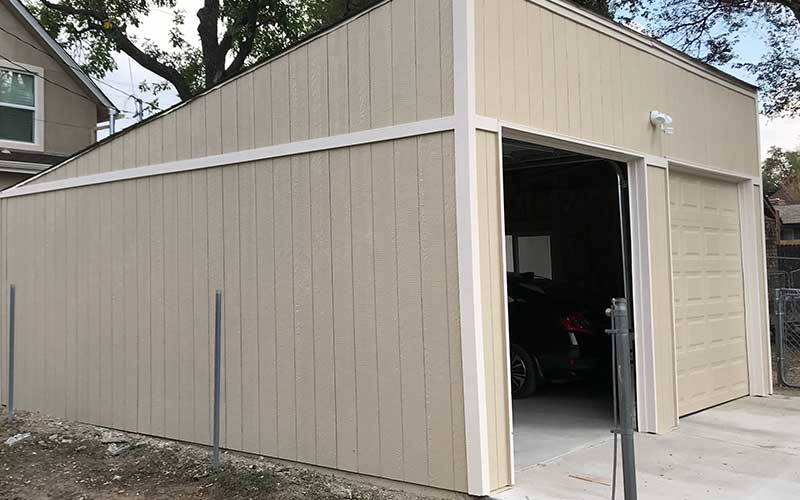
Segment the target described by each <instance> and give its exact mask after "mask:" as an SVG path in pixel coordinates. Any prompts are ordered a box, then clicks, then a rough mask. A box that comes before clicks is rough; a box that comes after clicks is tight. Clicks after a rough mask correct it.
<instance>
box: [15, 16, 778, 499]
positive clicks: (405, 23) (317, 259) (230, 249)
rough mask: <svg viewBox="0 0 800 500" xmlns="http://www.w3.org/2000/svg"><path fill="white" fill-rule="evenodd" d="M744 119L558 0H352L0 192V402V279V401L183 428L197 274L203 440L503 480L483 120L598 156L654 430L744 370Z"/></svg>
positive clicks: (656, 53) (491, 482)
mask: <svg viewBox="0 0 800 500" xmlns="http://www.w3.org/2000/svg"><path fill="white" fill-rule="evenodd" d="M653 111H658V112H660V113H662V114H663V115H668V116H670V117H671V119H672V125H673V127H674V130H670V131H672V132H674V133H672V134H668V133H666V132H667V129H666V128H662V127H660V126H659V125H658V122H656V123H655V124H654V123H653V122H652V121H651V112H653ZM757 116H758V112H757V92H756V89H755V88H754V87H753V86H751V85H748V84H747V83H745V82H742V81H739V80H737V79H735V78H733V77H730V76H729V75H726V74H724V73H721V72H719V71H717V70H715V69H713V68H711V67H708V66H706V65H703V64H702V63H699V62H697V61H695V60H693V59H691V58H689V57H686V56H685V55H684V54H681V53H679V52H677V51H675V50H672V49H670V48H669V47H667V46H665V45H663V44H660V43H658V42H655V41H653V40H651V39H649V38H647V37H645V36H644V35H642V34H639V33H636V32H634V31H632V30H629V29H627V28H624V27H622V26H619V25H617V24H614V23H612V22H610V21H608V20H606V19H602V18H599V17H597V16H595V15H593V14H591V13H589V12H587V11H584V10H581V9H579V8H577V7H575V6H573V5H572V4H570V3H568V2H564V1H562V0H434V1H431V0H386V1H384V2H380V3H378V4H377V5H375V6H374V7H372V8H370V9H368V10H366V11H365V12H362V13H360V14H358V15H356V16H354V17H352V18H350V19H348V20H345V21H343V22H342V23H341V24H339V25H337V26H334V27H332V28H330V29H329V30H327V31H325V32H323V33H319V34H318V35H316V36H314V37H311V38H310V39H308V40H306V41H304V42H303V43H301V44H299V45H297V46H295V47H291V48H290V49H288V50H287V51H286V52H285V53H282V54H280V55H279V56H277V57H275V58H274V59H272V60H269V61H265V62H263V63H261V64H259V65H256V66H255V67H253V68H250V69H248V70H247V71H245V72H243V73H242V74H240V75H237V76H235V77H234V78H231V79H230V80H228V81H226V82H224V83H222V84H220V85H218V86H217V87H214V88H210V89H207V90H205V91H204V92H202V93H200V94H199V95H198V96H196V97H195V98H193V99H191V100H189V101H187V102H184V103H181V104H179V105H177V106H175V107H173V108H171V109H169V110H166V111H164V112H163V113H160V114H158V115H156V116H154V117H152V118H150V119H148V120H146V121H144V122H143V123H141V124H140V125H138V126H136V127H132V128H130V129H127V130H125V131H123V132H121V133H118V134H116V135H114V136H112V137H111V138H109V139H106V140H104V141H101V142H100V143H98V144H97V145H96V146H95V147H93V148H91V149H89V150H87V151H84V152H82V153H80V154H79V155H76V156H75V157H73V158H70V159H69V160H67V161H65V162H63V163H62V164H60V165H58V166H56V167H54V168H53V169H51V170H49V171H48V172H45V173H44V174H43V175H40V176H38V177H36V178H33V179H31V180H29V181H27V182H25V183H22V184H20V185H17V186H15V187H13V188H11V189H9V190H7V191H3V192H2V193H0V400H3V401H7V398H8V394H9V391H8V383H7V382H8V380H7V378H6V374H7V372H8V360H9V352H8V333H9V332H8V314H9V310H8V308H9V305H8V302H9V301H8V295H9V293H8V290H9V286H10V285H11V284H13V285H15V287H16V291H17V308H16V318H17V330H16V333H17V347H16V350H15V353H14V354H15V357H16V360H17V364H16V366H17V377H16V384H15V394H16V403H17V407H18V408H22V409H27V410H39V411H44V412H47V413H50V414H53V415H57V416H63V417H66V418H71V419H76V420H81V421H85V422H90V423H93V424H97V425H104V426H109V427H114V428H118V429H123V430H126V431H132V432H140V433H144V434H152V435H157V436H163V437H167V438H174V439H181V440H187V441H192V442H197V443H201V444H208V443H209V441H210V436H211V408H210V403H211V396H212V388H211V382H212V378H213V377H211V374H212V373H213V369H212V367H213V359H212V358H213V356H212V353H213V349H212V348H211V347H212V344H211V340H212V338H213V318H214V311H213V296H214V291H215V290H216V289H222V292H223V297H224V299H223V302H224V311H223V335H224V343H223V360H222V365H223V366H222V377H223V387H222V402H221V403H222V425H221V441H222V444H223V446H224V447H225V448H228V449H231V450H238V451H246V452H252V453H257V454H262V455H265V456H268V457H273V458H276V459H280V460H286V461H290V462H298V463H303V464H306V465H309V466H313V467H320V468H324V469H326V470H335V471H342V472H346V473H350V474H357V475H359V477H362V478H365V479H368V480H373V481H381V482H383V483H387V482H388V483H390V484H393V485H394V486H397V487H401V488H407V489H417V490H424V491H426V492H429V493H434V494H454V495H458V494H471V495H488V494H490V493H492V492H498V491H502V490H504V489H506V488H508V487H510V486H513V485H514V474H515V467H516V464H517V460H516V458H515V439H518V438H519V437H520V436H521V435H522V434H523V433H521V432H518V431H519V430H520V429H515V425H520V423H519V422H515V417H514V414H513V411H514V408H513V404H512V401H511V396H510V383H509V350H510V345H509V344H510V342H509V326H508V325H509V321H508V307H507V304H508V295H507V290H506V288H507V282H506V280H507V269H508V262H506V260H507V255H508V254H507V250H508V249H507V248H505V245H506V243H505V242H506V237H507V236H508V233H507V231H506V230H507V229H508V228H507V227H506V223H505V219H504V207H505V197H504V196H505V194H504V180H505V177H504V176H505V175H506V174H505V172H504V167H503V165H504V162H506V160H507V158H506V157H508V156H509V155H511V154H512V153H513V151H511V149H510V148H509V145H510V144H512V143H513V144H514V145H515V146H514V147H515V148H517V149H516V150H523V149H526V148H527V150H528V151H529V153H530V152H533V153H530V154H534V153H536V152H538V153H536V154H540V153H542V152H547V154H551V155H552V154H555V153H554V152H556V151H558V152H560V153H559V154H561V155H562V156H561V157H560V158H564V157H567V156H569V157H570V158H572V159H574V160H576V161H585V160H586V158H587V157H591V158H592V162H594V163H592V165H604V167H603V168H608V169H610V168H611V167H610V165H613V166H614V168H617V169H619V172H620V175H621V176H623V177H624V178H625V180H626V185H627V186H628V190H627V196H628V197H627V200H626V204H625V207H626V210H624V212H626V214H627V215H626V216H625V217H623V219H624V220H625V223H626V224H627V225H628V227H629V234H628V235H627V236H628V237H629V243H630V245H629V246H630V262H629V264H630V265H629V269H626V272H629V274H630V278H631V297H630V298H631V299H632V303H633V307H632V310H633V317H634V325H633V326H634V335H635V340H636V342H635V354H636V356H635V358H636V360H635V371H636V389H637V393H636V398H637V410H638V413H637V421H638V430H639V431H640V432H651V433H665V432H669V431H670V430H671V429H673V428H675V427H676V426H678V425H680V421H679V416H680V415H684V414H686V413H690V412H693V411H698V410H701V409H703V408H706V407H708V406H711V405H714V404H718V403H721V402H724V401H727V400H729V399H732V398H735V397H738V396H741V395H746V394H749V395H766V394H769V393H771V390H772V388H771V377H770V368H769V359H770V352H769V349H770V347H769V335H768V330H767V323H766V321H767V315H766V304H767V297H766V279H765V275H766V269H765V260H764V259H765V257H764V245H763V227H762V218H761V212H760V211H761V209H762V202H761V180H760V172H759V151H758V122H757ZM523 146H524V147H523ZM516 150H515V151H516ZM609 171H611V170H609ZM621 211H622V210H621ZM591 215H592V214H591V212H589V216H591ZM586 223H587V224H588V223H591V220H587V222H586ZM530 234H534V233H530ZM535 235H536V236H537V237H540V236H541V235H540V234H539V233H535ZM512 241H513V240H512ZM547 241H548V244H549V241H550V240H547ZM554 241H555V240H554ZM622 241H624V239H623V240H622ZM551 248H553V249H554V250H551V252H553V255H556V256H557V254H558V252H559V250H558V248H563V247H558V246H557V245H554V246H552V247H551ZM608 298H609V299H610V297H608ZM555 429H556V430H554V431H551V432H549V433H548V434H549V435H554V436H558V435H559V434H565V433H563V432H560V431H559V428H558V427H556V428H555ZM607 429H608V428H607V427H606V428H604V429H603V431H602V432H603V434H604V435H605V436H607V435H608V432H607Z"/></svg>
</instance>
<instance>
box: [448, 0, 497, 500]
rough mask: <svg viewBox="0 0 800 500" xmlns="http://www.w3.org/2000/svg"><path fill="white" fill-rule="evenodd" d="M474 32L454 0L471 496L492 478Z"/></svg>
mask: <svg viewBox="0 0 800 500" xmlns="http://www.w3.org/2000/svg"><path fill="white" fill-rule="evenodd" d="M474 34H475V2H474V0H458V1H455V2H453V80H454V82H455V85H454V89H453V90H454V100H453V102H454V106H455V146H456V147H455V158H456V228H457V229H456V232H457V247H458V276H459V278H458V296H459V304H460V307H459V314H460V324H461V364H462V371H463V383H464V430H465V437H466V440H465V441H466V453H467V490H468V493H470V494H471V495H475V496H486V495H488V494H489V493H490V489H491V480H490V471H489V460H490V459H489V428H488V423H487V415H486V411H487V406H486V370H485V364H484V351H483V319H482V311H481V307H482V304H481V298H480V289H481V288H480V286H481V285H480V267H479V266H480V260H479V257H480V256H479V250H480V241H479V231H478V176H477V158H476V151H477V149H476V144H477V138H476V129H475V120H476V114H475V36H474Z"/></svg>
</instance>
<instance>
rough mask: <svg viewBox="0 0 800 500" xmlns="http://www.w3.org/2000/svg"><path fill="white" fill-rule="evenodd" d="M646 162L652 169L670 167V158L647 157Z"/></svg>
mask: <svg viewBox="0 0 800 500" xmlns="http://www.w3.org/2000/svg"><path fill="white" fill-rule="evenodd" d="M644 162H645V164H647V165H649V166H651V167H659V168H667V167H669V158H665V157H663V156H655V155H645V157H644Z"/></svg>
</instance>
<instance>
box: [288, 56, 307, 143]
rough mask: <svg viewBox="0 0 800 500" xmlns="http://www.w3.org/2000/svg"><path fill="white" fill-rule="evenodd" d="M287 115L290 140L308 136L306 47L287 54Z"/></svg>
mask: <svg viewBox="0 0 800 500" xmlns="http://www.w3.org/2000/svg"><path fill="white" fill-rule="evenodd" d="M289 117H290V140H291V141H302V140H305V139H308V136H309V102H308V47H307V46H303V47H300V48H298V49H297V50H295V51H293V52H292V53H291V54H289Z"/></svg>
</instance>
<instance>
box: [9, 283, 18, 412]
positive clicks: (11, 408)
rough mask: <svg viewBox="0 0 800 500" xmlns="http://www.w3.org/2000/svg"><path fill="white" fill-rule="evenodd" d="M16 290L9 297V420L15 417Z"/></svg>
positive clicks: (12, 287)
mask: <svg viewBox="0 0 800 500" xmlns="http://www.w3.org/2000/svg"><path fill="white" fill-rule="evenodd" d="M16 295H17V294H16V288H15V287H14V285H11V287H10V288H9V295H8V418H9V419H10V418H13V417H14V308H15V306H16V302H17V301H16Z"/></svg>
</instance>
